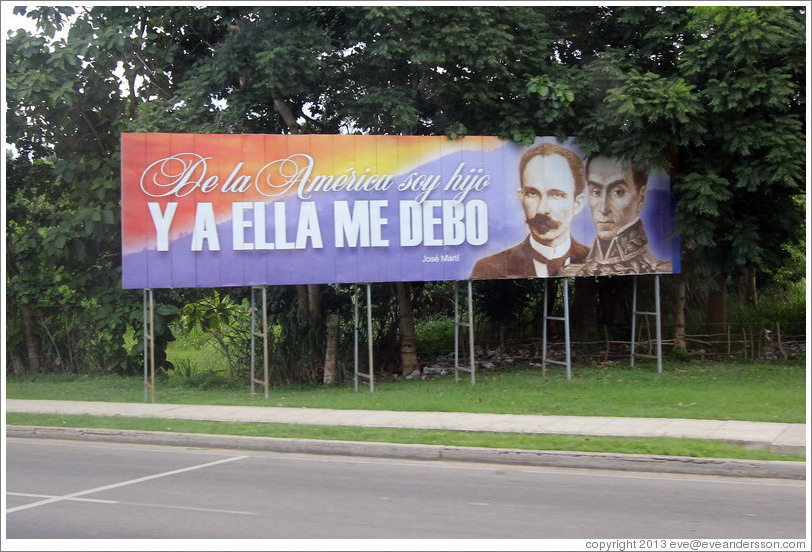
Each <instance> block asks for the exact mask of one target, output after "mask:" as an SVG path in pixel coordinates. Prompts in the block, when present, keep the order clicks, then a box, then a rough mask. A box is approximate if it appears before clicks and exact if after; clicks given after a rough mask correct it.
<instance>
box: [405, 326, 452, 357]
mask: <svg viewBox="0 0 812 552" xmlns="http://www.w3.org/2000/svg"><path fill="white" fill-rule="evenodd" d="M416 326H417V327H416V328H415V332H416V333H417V354H418V356H421V357H424V356H437V355H446V354H448V353H451V352H453V351H454V319H453V318H446V317H438V318H431V319H428V320H423V321H418V322H417V324H416Z"/></svg>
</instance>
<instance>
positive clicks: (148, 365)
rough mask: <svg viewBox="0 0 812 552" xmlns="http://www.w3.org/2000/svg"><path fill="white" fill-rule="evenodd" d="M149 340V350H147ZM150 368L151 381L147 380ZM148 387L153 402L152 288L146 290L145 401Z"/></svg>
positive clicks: (153, 312) (153, 317)
mask: <svg viewBox="0 0 812 552" xmlns="http://www.w3.org/2000/svg"><path fill="white" fill-rule="evenodd" d="M147 341H149V352H147ZM147 370H149V381H147ZM147 389H149V390H150V395H151V396H152V402H155V307H154V298H153V295H152V289H145V290H144V402H147Z"/></svg>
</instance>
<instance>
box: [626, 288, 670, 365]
mask: <svg viewBox="0 0 812 552" xmlns="http://www.w3.org/2000/svg"><path fill="white" fill-rule="evenodd" d="M633 278H634V285H633V286H632V339H631V358H630V361H629V362H630V364H631V366H632V367H634V359H635V357H648V358H656V359H657V373H658V374H662V373H663V336H662V312H661V310H660V275H659V274H655V275H654V311H653V312H651V311H640V310H637V278H638V276H633ZM638 315H643V316H653V317H654V321H655V325H656V340H657V343H656V345H657V354H656V355H651V354H643V353H638V352H636V350H635V349H636V337H637V325H636V322H637V316H638ZM649 343H651V334H650V333H649ZM650 350H651V349H650V348H649V351H650Z"/></svg>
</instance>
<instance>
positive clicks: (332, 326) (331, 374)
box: [324, 314, 338, 385]
mask: <svg viewBox="0 0 812 552" xmlns="http://www.w3.org/2000/svg"><path fill="white" fill-rule="evenodd" d="M337 342H338V315H337V314H331V315H330V316H328V317H327V349H326V352H325V354H324V385H332V384H333V382H334V381H335V377H336V348H337Z"/></svg>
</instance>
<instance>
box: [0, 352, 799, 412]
mask: <svg viewBox="0 0 812 552" xmlns="http://www.w3.org/2000/svg"><path fill="white" fill-rule="evenodd" d="M562 372H563V369H557V368H555V367H554V368H552V369H550V370H549V371H548V373H547V376H546V377H543V376H542V374H541V371H540V370H538V369H529V368H515V369H510V370H479V371H478V372H477V378H476V384H475V385H473V386H472V385H470V383H469V378H468V374H462V375H463V376H464V377H462V378H461V380H460V382H459V383H454V377H453V376H439V377H436V378H435V379H428V380H411V381H407V380H399V381H386V382H378V383H376V385H375V392H374V393H373V392H370V391H369V390H368V388H367V387H366V386H364V385H363V383H365V382H362V386H361V387H360V391H359V392H358V393H356V392H355V391H354V389H353V385H352V382H345V383H342V384H338V385H335V386H331V387H326V386H310V387H305V386H286V387H276V388H272V389H271V391H270V395H269V398H268V399H267V400H266V399H265V398H264V396H263V394H262V390H261V389H258V390H257V394H256V395H254V396H251V395H250V394H249V388H248V385H247V384H244V383H243V384H237V383H235V384H232V385H229V384H228V383H227V382H225V381H224V380H222V379H219V380H216V381H212V380H201V381H202V382H203V385H197V386H196V385H194V384H193V383H194V381H195V380H185V379H183V378H177V377H176V378H166V379H161V380H159V381H158V382H157V384H156V387H157V389H156V393H155V400H156V401H157V402H160V403H170V404H229V405H263V404H265V405H270V406H291V407H318V408H339V409H366V410H405V411H430V412H432V411H433V412H491V413H499V414H545V415H558V416H632V417H651V418H693V419H719V420H749V421H761V422H791V423H803V422H805V421H806V369H805V365H804V361H803V360H802V359H799V360H794V361H785V362H777V361H776V362H769V363H758V362H737V363H700V362H691V363H685V364H683V363H666V364H665V365H664V367H663V373H662V374H658V373H657V371H656V367H655V366H654V365H645V364H644V365H642V366H641V365H640V364H639V363H638V365H637V366H635V368H630V367H629V366H628V365H623V364H616V365H610V366H605V367H604V366H576V367H574V368H573V378H572V379H571V380H567V379H566V377H565V376H564V375H563V373H562ZM6 397H7V398H16V399H61V400H84V401H120V402H142V401H143V400H144V387H143V378H141V377H128V378H123V377H117V376H76V375H61V376H37V377H11V376H7V379H6Z"/></svg>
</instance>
